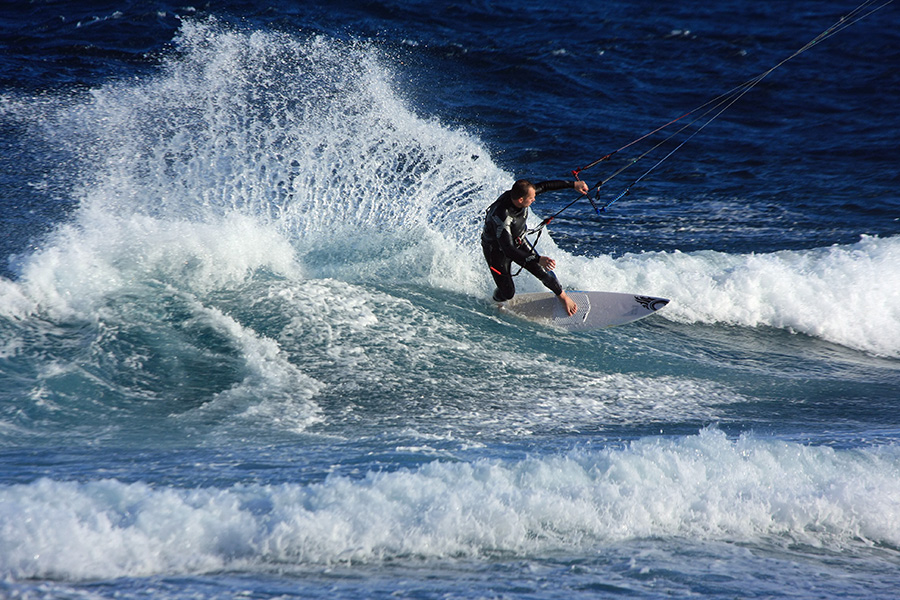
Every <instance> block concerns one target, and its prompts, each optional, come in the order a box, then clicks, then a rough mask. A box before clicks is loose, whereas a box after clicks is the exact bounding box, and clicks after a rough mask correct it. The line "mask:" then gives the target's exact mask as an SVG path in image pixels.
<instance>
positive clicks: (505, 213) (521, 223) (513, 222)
mask: <svg viewBox="0 0 900 600" xmlns="http://www.w3.org/2000/svg"><path fill="white" fill-rule="evenodd" d="M572 188H574V189H576V190H578V191H579V192H581V193H582V194H587V192H588V185H587V183H585V182H584V181H556V180H554V181H542V182H541V183H538V184H533V183H531V182H530V181H528V180H526V179H520V180H518V181H517V182H515V184H513V186H512V189H510V190H507V191H505V192H503V194H502V195H501V196H500V197H499V198H497V200H496V202H494V203H493V204H491V206H490V207H489V208H488V209H487V213H486V214H485V219H484V231H482V233H481V248H482V250H484V258H485V260H487V264H488V267H490V269H491V275H492V276H493V277H494V283H496V284H497V289H496V290H494V301H495V302H505V301H506V300H509V299H511V298H512V297H513V296H515V295H516V284H515V283H513V276H512V271H511V266H512V263H516V264H517V265H519V266H520V267H522V268H524V269H525V270H526V271H528V272H529V273H531V274H532V275H534V276H535V277H537V278H538V279H539V280H540V282H541V283H543V284H544V286H546V288H547V289H549V290H550V291H551V292H553V293H554V294H556V296H557V297H558V298H559V300H560V302H562V303H563V305H564V306H565V308H566V313H567V314H569V315H574V314H575V312H576V311H577V310H578V306H577V305H576V304H575V301H574V300H572V299H571V298H569V296H567V295H566V292H565V291H564V290H563V289H562V286H561V285H560V283H559V280H558V279H557V278H556V274H554V273H553V269H555V268H556V261H555V260H553V259H552V258H549V257H547V256H541V255H539V254H538V253H537V251H536V250H535V249H534V247H533V246H532V245H531V244H530V243H529V242H528V240H527V239H525V231H526V224H525V221H526V220H527V218H528V207H529V206H531V203H532V202H534V197H535V196H537V195H538V194H542V193H544V192H552V191H556V190H563V189H572Z"/></svg>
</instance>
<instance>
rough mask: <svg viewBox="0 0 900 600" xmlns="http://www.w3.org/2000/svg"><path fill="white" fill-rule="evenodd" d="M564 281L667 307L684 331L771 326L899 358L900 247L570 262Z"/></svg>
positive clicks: (873, 240) (897, 241)
mask: <svg viewBox="0 0 900 600" xmlns="http://www.w3.org/2000/svg"><path fill="white" fill-rule="evenodd" d="M560 275H561V277H563V279H564V280H565V281H567V282H570V283H571V284H572V285H573V286H576V287H581V288H585V289H606V290H614V291H631V292H635V293H640V294H648V295H655V296H663V297H668V298H670V299H671V300H672V303H671V304H669V306H667V307H666V309H665V312H664V313H661V314H663V315H665V316H666V317H668V318H671V319H675V320H678V321H681V322H685V323H727V324H732V325H741V326H746V327H758V326H768V327H777V328H783V329H787V330H790V331H793V332H798V333H803V334H806V335H810V336H815V337H818V338H822V339H824V340H827V341H830V342H834V343H837V344H841V345H844V346H847V347H850V348H854V349H858V350H862V351H865V352H870V353H873V354H880V355H884V356H889V357H898V356H900V238H898V237H891V238H878V237H869V236H864V237H863V238H862V239H861V240H860V241H859V242H858V243H856V244H852V245H835V246H832V247H829V248H817V249H812V250H791V251H781V252H774V253H769V254H726V253H722V252H714V251H702V252H693V253H681V252H672V253H655V252H654V253H646V254H632V255H626V256H623V257H621V258H617V259H613V258H609V257H601V258H583V257H567V258H566V260H565V262H563V263H562V266H561V272H560Z"/></svg>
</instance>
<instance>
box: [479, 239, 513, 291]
mask: <svg viewBox="0 0 900 600" xmlns="http://www.w3.org/2000/svg"><path fill="white" fill-rule="evenodd" d="M481 248H482V250H484V259H485V260H486V261H487V264H488V268H489V269H490V270H491V276H492V277H493V278H494V283H496V284H497V289H496V290H494V302H505V301H507V300H509V299H510V298H512V297H513V296H515V295H516V284H515V283H513V278H512V272H511V270H510V268H511V266H512V262H511V261H510V260H509V259H508V258H507V257H506V255H505V254H503V251H502V250H500V248H497V247H494V246H482V247H481Z"/></svg>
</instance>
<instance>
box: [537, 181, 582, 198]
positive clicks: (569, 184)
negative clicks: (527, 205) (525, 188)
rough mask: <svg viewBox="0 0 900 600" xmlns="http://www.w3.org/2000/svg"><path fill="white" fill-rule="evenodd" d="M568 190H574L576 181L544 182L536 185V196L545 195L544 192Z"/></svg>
mask: <svg viewBox="0 0 900 600" xmlns="http://www.w3.org/2000/svg"><path fill="white" fill-rule="evenodd" d="M566 188H569V189H574V188H575V182H574V181H563V180H561V179H553V180H551V181H542V182H540V183H536V184H534V195H535V196H537V195H538V194H543V193H544V192H555V191H556V190H564V189H566Z"/></svg>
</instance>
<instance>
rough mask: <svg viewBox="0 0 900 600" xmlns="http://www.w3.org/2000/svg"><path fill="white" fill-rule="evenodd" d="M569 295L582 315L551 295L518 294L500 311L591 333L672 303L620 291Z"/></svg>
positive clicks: (649, 313) (635, 318)
mask: <svg viewBox="0 0 900 600" xmlns="http://www.w3.org/2000/svg"><path fill="white" fill-rule="evenodd" d="M566 294H567V295H568V296H569V297H570V298H571V299H572V300H574V301H575V303H576V304H578V312H576V313H575V314H574V315H572V316H571V317H570V316H569V315H567V314H566V310H565V308H564V307H563V303H562V302H560V301H559V298H557V297H556V296H555V295H554V294H552V293H550V292H542V293H536V294H516V296H515V297H514V298H513V299H512V300H507V301H506V302H503V303H501V304H500V308H501V310H504V311H507V312H510V313H512V314H514V315H517V316H519V317H523V318H525V319H528V320H531V321H537V322H539V323H546V324H548V325H552V326H554V327H559V328H561V329H566V330H568V331H588V330H591V329H604V328H606V327H615V326H616V325H624V324H625V323H631V322H632V321H637V320H638V319H642V318H644V317H646V316H648V315H652V314H653V313H655V312H656V311H658V310H659V309H661V308H662V307H664V306H665V305H666V304H668V303H669V301H668V300H667V299H666V298H656V297H653V296H639V295H636V294H622V293H619V292H569V291H567V292H566Z"/></svg>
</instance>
